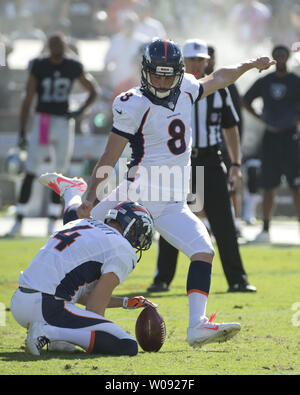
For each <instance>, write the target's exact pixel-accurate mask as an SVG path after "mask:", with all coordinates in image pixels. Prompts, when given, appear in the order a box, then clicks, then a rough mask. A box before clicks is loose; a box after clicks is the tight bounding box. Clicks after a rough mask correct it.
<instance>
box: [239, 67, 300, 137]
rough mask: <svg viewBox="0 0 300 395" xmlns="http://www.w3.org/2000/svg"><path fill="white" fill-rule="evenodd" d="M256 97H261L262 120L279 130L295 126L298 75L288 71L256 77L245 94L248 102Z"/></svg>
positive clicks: (298, 102) (299, 111) (299, 85)
mask: <svg viewBox="0 0 300 395" xmlns="http://www.w3.org/2000/svg"><path fill="white" fill-rule="evenodd" d="M258 97H261V98H262V99H263V104H264V106H263V113H262V116H263V120H264V121H265V122H266V123H267V124H268V125H271V126H273V127H275V128H277V129H280V130H289V129H294V128H295V127H296V122H297V119H298V118H299V116H300V77H298V76H297V75H296V74H293V73H289V74H287V75H286V76H285V77H280V78H279V77H278V76H276V74H275V73H271V74H268V75H267V76H265V77H262V78H260V79H258V80H257V81H256V82H255V83H254V84H253V85H252V86H251V87H250V89H249V90H248V92H247V93H246V94H245V97H244V99H245V101H246V102H247V103H249V104H251V103H252V101H253V100H254V99H256V98H258Z"/></svg>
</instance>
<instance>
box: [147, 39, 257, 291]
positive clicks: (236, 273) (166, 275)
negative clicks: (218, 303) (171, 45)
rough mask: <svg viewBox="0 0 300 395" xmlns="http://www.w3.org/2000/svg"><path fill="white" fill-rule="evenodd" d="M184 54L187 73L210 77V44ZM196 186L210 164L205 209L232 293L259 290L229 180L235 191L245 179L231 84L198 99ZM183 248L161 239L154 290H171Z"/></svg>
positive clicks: (192, 44)
mask: <svg viewBox="0 0 300 395" xmlns="http://www.w3.org/2000/svg"><path fill="white" fill-rule="evenodd" d="M183 56H184V58H185V59H184V61H185V66H186V72H187V73H191V74H194V75H195V77H196V78H197V79H200V78H203V77H204V76H205V68H206V65H207V59H209V55H208V49H207V45H206V43H204V42H203V41H200V40H197V39H193V40H188V41H186V42H185V44H184V46H183ZM192 118H193V122H192V129H193V150H192V170H193V177H192V179H193V190H195V184H196V183H195V181H196V180H195V169H196V166H204V212H205V215H206V217H207V219H208V221H209V223H210V227H211V230H212V232H213V234H214V236H215V239H216V243H217V246H218V250H219V254H220V258H221V262H222V266H223V270H224V274H225V277H226V280H227V282H228V285H229V289H228V292H256V288H255V287H254V286H253V285H250V284H249V283H248V279H247V275H246V272H245V270H244V267H243V263H242V260H241V256H240V252H239V246H238V242H237V237H236V229H235V225H234V221H233V216H232V210H231V202H230V196H229V191H228V183H229V184H230V185H231V189H232V190H234V189H235V188H236V186H237V184H238V182H239V180H240V178H241V170H240V164H241V157H240V137H239V130H238V126H237V125H238V122H239V117H238V115H237V113H236V110H235V108H234V106H233V104H232V100H231V96H230V93H229V90H228V89H227V88H225V89H220V90H218V91H216V92H215V93H213V94H211V95H209V96H207V97H206V98H205V99H203V100H200V101H198V102H196V103H195V105H194V109H193V117H192ZM222 129H223V130H224V134H223V135H224V139H225V142H226V145H227V149H228V152H229V155H230V159H231V167H230V169H229V173H228V176H227V174H226V170H225V169H226V168H225V165H224V163H223V161H222V157H221V152H220V148H219V145H220V143H221V142H222ZM177 257H178V250H177V249H176V248H174V247H173V246H171V245H170V244H169V243H168V242H167V241H166V240H164V239H163V238H162V237H160V240H159V253H158V261H157V268H156V273H155V277H154V282H153V284H152V285H151V286H150V287H149V288H148V289H147V291H148V292H161V291H168V290H169V284H170V283H171V281H172V279H173V277H174V274H175V270H176V263H177Z"/></svg>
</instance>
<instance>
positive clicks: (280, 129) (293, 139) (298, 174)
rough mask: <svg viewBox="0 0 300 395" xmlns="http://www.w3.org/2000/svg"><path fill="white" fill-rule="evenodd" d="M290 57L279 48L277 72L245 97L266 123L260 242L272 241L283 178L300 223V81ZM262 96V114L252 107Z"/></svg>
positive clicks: (248, 107) (252, 111)
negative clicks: (289, 65) (271, 226)
mask: <svg viewBox="0 0 300 395" xmlns="http://www.w3.org/2000/svg"><path fill="white" fill-rule="evenodd" d="M289 55H290V51H289V49H288V48H287V47H285V46H282V45H278V46H275V47H274V49H273V51H272V56H273V58H274V59H275V60H276V61H277V64H276V71H275V72H274V73H269V74H267V75H266V76H265V77H262V78H260V79H258V80H257V81H256V82H255V83H254V84H253V85H252V86H251V87H250V88H249V90H248V91H247V92H246V94H245V96H244V105H245V108H246V110H248V111H249V112H250V114H252V115H253V116H255V117H256V118H257V119H259V120H260V121H262V122H263V123H264V124H265V133H264V137H263V142H262V152H261V157H262V168H261V178H262V180H261V181H262V187H263V189H264V194H263V220H264V224H263V229H262V231H261V233H259V234H258V236H257V238H256V241H260V242H269V241H270V235H269V224H270V221H271V218H272V209H273V204H274V197H275V191H276V188H277V187H278V186H279V185H280V182H281V176H282V175H285V176H286V179H287V182H288V185H289V187H290V189H291V192H292V196H293V201H294V206H295V209H296V215H297V217H298V220H299V222H300V149H299V141H300V133H299V131H298V130H297V123H298V122H299V119H300V111H299V109H300V78H299V76H297V75H296V74H294V73H291V72H289V71H288V69H287V61H288V58H289ZM258 97H261V98H262V100H263V111H262V113H261V114H260V113H258V112H257V111H256V110H255V108H254V107H253V106H252V102H253V101H254V99H256V98H258Z"/></svg>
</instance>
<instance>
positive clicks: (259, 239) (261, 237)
mask: <svg viewBox="0 0 300 395" xmlns="http://www.w3.org/2000/svg"><path fill="white" fill-rule="evenodd" d="M253 241H254V242H255V243H270V241H271V239H270V233H269V232H267V231H266V230H263V231H261V232H260V233H259V234H258V235H257V236H256V237H255V239H254V240H253Z"/></svg>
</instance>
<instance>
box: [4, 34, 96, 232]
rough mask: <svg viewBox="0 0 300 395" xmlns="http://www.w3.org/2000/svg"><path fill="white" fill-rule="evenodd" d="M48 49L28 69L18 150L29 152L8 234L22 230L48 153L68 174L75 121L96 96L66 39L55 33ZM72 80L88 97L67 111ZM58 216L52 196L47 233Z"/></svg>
mask: <svg viewBox="0 0 300 395" xmlns="http://www.w3.org/2000/svg"><path fill="white" fill-rule="evenodd" d="M48 48H49V55H48V56H44V57H39V58H36V59H33V60H32V61H31V62H30V66H29V77H28V80H27V86H26V96H25V98H24V101H23V104H22V109H21V114H20V132H19V146H20V148H26V147H27V151H28V156H27V162H26V174H25V178H24V181H23V184H22V187H21V193H20V197H19V200H18V204H17V215H16V222H15V224H14V226H13V228H12V229H11V231H10V233H9V234H10V235H12V234H16V233H19V232H20V230H21V224H22V219H23V217H24V216H25V214H26V204H27V203H28V201H29V199H30V195H31V189H32V183H33V180H34V178H35V176H36V172H37V171H38V169H39V165H40V164H41V163H42V161H43V159H44V158H45V157H46V156H47V155H49V154H50V155H51V158H52V165H54V169H55V170H57V171H59V172H67V171H68V167H69V164H70V161H71V156H72V153H73V146H74V118H76V117H78V116H79V115H80V114H82V113H83V112H84V111H85V110H86V108H88V107H89V106H90V105H91V104H92V103H93V101H94V100H95V98H96V95H97V93H96V92H97V88H96V84H95V82H94V81H93V78H92V77H91V76H90V75H89V74H86V73H85V72H84V70H83V65H82V64H81V63H80V62H79V61H78V60H75V59H72V58H69V57H67V56H66V55H65V52H66V44H65V39H64V37H63V36H62V35H61V34H60V33H55V34H53V35H52V36H51V37H50V38H49V40H48ZM75 80H78V81H79V82H80V84H81V85H82V86H83V88H84V89H85V90H86V91H88V93H89V95H88V98H87V100H86V101H85V102H84V103H83V104H82V106H81V107H80V108H79V109H78V110H77V111H74V112H69V95H70V91H71V89H72V85H73V82H74V81H75ZM36 95H37V104H36V108H35V116H34V120H33V130H32V133H31V135H30V138H29V140H28V144H27V138H26V125H27V122H28V118H29V114H30V107H31V104H32V101H33V99H34V97H35V96H36ZM53 162H54V163H53ZM60 213H61V206H60V201H59V199H58V197H57V195H56V194H54V193H53V195H52V198H51V203H50V204H49V206H48V216H49V219H50V221H49V226H48V233H51V232H52V230H53V225H54V221H55V219H56V218H57V217H59V216H60Z"/></svg>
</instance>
